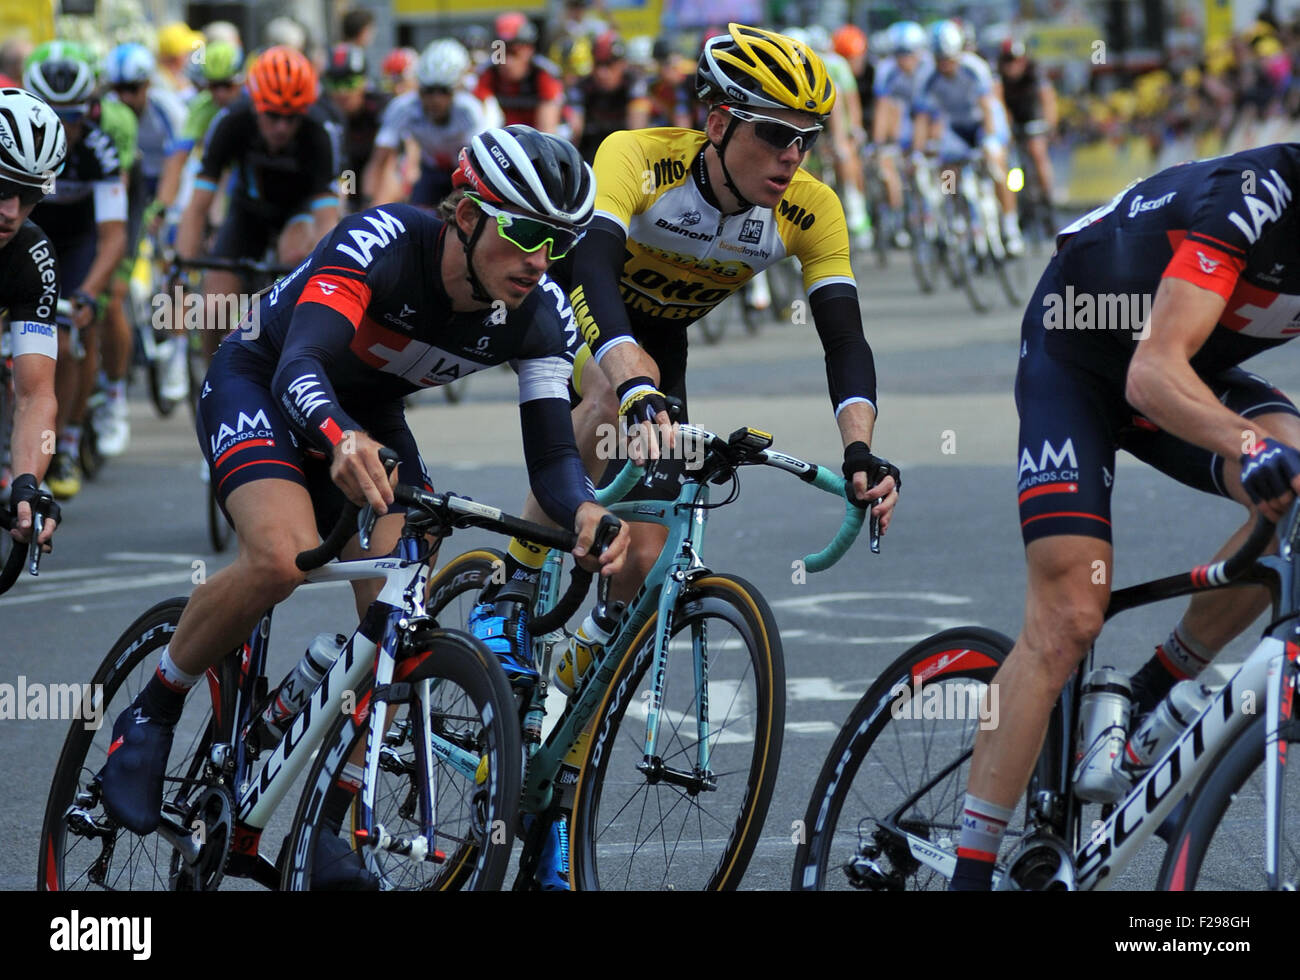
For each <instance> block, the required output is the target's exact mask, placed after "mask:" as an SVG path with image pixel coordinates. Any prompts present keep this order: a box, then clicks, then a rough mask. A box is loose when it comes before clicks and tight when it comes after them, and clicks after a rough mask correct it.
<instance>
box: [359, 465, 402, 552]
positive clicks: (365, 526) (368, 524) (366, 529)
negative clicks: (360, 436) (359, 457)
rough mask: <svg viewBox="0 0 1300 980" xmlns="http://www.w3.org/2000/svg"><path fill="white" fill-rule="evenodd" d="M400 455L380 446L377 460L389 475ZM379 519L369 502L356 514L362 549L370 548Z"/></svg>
mask: <svg viewBox="0 0 1300 980" xmlns="http://www.w3.org/2000/svg"><path fill="white" fill-rule="evenodd" d="M400 460H401V457H400V456H398V455H397V453H396V452H394V451H393V450H391V449H389V448H388V447H386V446H385V447H382V448H381V449H380V450H379V461H380V462H381V463H383V466H384V472H385V473H386V474H388V475H389V476H391V475H392V473H393V469H394V468H395V467H396V466H397V464H398V462H399V461H400ZM377 520H379V514H378V513H377V512H376V511H375V508H374V507H372V506H371V505H370V504H366V506H365V507H363V508H362V509H361V513H360V514H358V515H357V543H358V544H359V545H361V550H362V551H369V550H370V535H371V532H373V531H374V529H375V522H376V521H377Z"/></svg>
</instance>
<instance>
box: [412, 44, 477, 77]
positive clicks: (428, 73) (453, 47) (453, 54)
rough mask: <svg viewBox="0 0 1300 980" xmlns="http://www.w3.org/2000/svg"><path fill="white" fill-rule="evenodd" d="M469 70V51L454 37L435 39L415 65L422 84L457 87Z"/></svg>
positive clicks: (416, 74)
mask: <svg viewBox="0 0 1300 980" xmlns="http://www.w3.org/2000/svg"><path fill="white" fill-rule="evenodd" d="M468 70H469V53H468V52H467V51H466V50H465V45H463V44H461V43H460V42H459V41H457V40H455V39H454V38H445V39H443V40H441V41H434V42H433V43H432V44H430V45H429V46H428V47H427V48H425V49H424V53H423V54H421V55H420V61H419V63H418V64H417V65H416V66H415V76H416V78H418V79H419V81H420V84H421V85H422V86H424V85H436V86H443V87H446V88H456V87H457V86H458V85H460V80H461V79H462V78H464V77H465V72H467V71H468Z"/></svg>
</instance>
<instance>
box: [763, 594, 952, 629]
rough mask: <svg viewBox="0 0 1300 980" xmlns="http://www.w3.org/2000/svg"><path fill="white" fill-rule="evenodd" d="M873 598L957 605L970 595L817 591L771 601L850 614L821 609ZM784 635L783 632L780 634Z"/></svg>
mask: <svg viewBox="0 0 1300 980" xmlns="http://www.w3.org/2000/svg"><path fill="white" fill-rule="evenodd" d="M874 599H890V600H899V599H910V600H914V601H917V602H930V603H933V604H934V605H936V606H959V605H965V604H967V603H969V602H970V601H971V598H970V596H966V595H952V594H951V593H948V592H817V593H814V594H813V595H804V596H796V597H795V598H793V599H777V600H775V601H774V602H772V603H771V606H772V608H773V609H794V610H798V611H800V612H805V613H811V614H816V615H821V616H852V615H854V611H852V610H849V611H846V610H842V609H823V608H821V607H822V606H823V605H824V604H826V603H832V602H863V601H869V600H874ZM781 635H782V636H784V635H785V633H784V632H782V634H781Z"/></svg>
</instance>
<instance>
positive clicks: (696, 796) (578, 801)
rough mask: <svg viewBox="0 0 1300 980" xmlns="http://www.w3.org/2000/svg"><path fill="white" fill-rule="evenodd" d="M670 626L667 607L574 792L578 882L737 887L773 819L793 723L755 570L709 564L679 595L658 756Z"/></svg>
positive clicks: (624, 666)
mask: <svg viewBox="0 0 1300 980" xmlns="http://www.w3.org/2000/svg"><path fill="white" fill-rule="evenodd" d="M660 629H661V626H660V623H659V617H658V615H657V614H656V615H653V616H651V617H650V619H649V620H648V621H647V622H646V623H645V625H644V626H642V627H641V630H640V632H638V633H637V635H636V636H635V637H634V638H633V640H632V642H631V643H630V644H629V646H628V648H627V650H626V652H625V653H624V654H623V655H622V659H621V661H620V662H619V663H618V665H617V666H616V668H615V670H614V674H613V677H612V678H611V679H610V682H609V686H608V688H607V690H606V692H605V694H604V697H603V699H602V701H601V703H600V705H599V707H598V708H597V710H596V714H595V727H594V728H593V729H592V733H591V737H590V739H589V740H588V742H587V750H586V756H585V759H584V761H583V765H582V768H581V775H580V776H579V780H578V784H577V787H576V788H575V795H574V804H573V831H572V837H571V841H572V843H571V848H572V850H571V854H572V861H571V862H570V866H571V868H572V871H571V874H572V876H573V884H574V886H575V887H576V888H581V889H598V888H603V889H611V890H613V889H617V890H632V889H636V890H664V889H676V890H679V891H682V890H686V891H701V890H703V891H721V890H725V889H734V888H736V887H737V886H738V885H739V884H740V880H741V877H742V876H743V875H744V873H745V869H746V867H748V865H749V859H750V857H751V855H752V854H753V852H754V847H755V845H756V844H757V843H758V838H759V835H760V833H761V832H762V829H763V822H764V819H765V818H766V816H767V808H768V804H769V802H770V800H771V797H772V788H773V786H774V784H775V782H776V772H777V765H778V763H779V761H780V756H781V740H782V737H783V735H784V731H785V663H784V659H783V657H782V653H781V638H780V636H779V634H778V633H777V628H776V623H775V621H774V619H773V617H772V612H771V610H770V609H769V608H768V605H767V602H766V600H764V599H763V597H762V596H761V595H760V594H759V593H758V591H757V590H756V589H754V587H753V586H752V585H750V584H749V583H747V582H745V581H744V580H743V579H740V578H736V577H734V576H729V575H710V576H707V577H704V578H701V579H698V580H697V581H696V582H695V583H694V584H693V586H692V587H691V590H690V592H689V593H687V594H685V595H683V596H682V598H681V599H680V600H679V601H678V604H677V607H676V609H675V610H674V613H673V622H672V633H671V636H670V638H669V640H668V650H667V662H666V665H665V671H664V674H663V677H662V684H663V706H662V713H661V715H660V723H659V732H658V742H657V744H656V750H655V755H654V757H653V758H652V759H646V758H645V736H646V721H647V718H648V714H649V711H648V706H649V703H650V700H651V696H652V691H653V689H654V684H653V682H654V680H655V677H654V676H653V672H652V671H650V670H649V667H650V665H651V664H652V663H653V662H654V647H655V639H656V637H657V636H658V634H659V632H660ZM701 681H702V683H701Z"/></svg>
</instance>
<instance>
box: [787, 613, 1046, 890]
mask: <svg viewBox="0 0 1300 980" xmlns="http://www.w3.org/2000/svg"><path fill="white" fill-rule="evenodd" d="M1011 646H1012V643H1011V640H1010V639H1008V638H1007V637H1005V636H1003V635H1002V634H1001V633H996V632H994V631H993V630H987V629H982V628H979V627H961V628H959V629H952V630H946V631H944V632H942V633H938V634H936V635H934V636H932V637H930V638H928V639H926V640H922V641H921V642H920V643H918V644H917V645H916V646H914V647H912V649H910V650H908V651H907V652H906V653H905V654H903V655H902V656H901V657H899V658H898V660H896V661H894V663H892V664H891V665H890V666H889V667H888V669H886V670H885V671H884V672H883V673H882V674H881V675H880V676H879V677H878V678H877V679H876V682H875V683H874V684H872V685H871V687H870V688H869V689H868V690H867V693H866V694H865V695H863V697H862V700H861V701H859V702H858V703H857V704H856V705H855V706H854V708H853V712H852V713H851V714H850V715H849V718H848V721H846V722H845V723H844V727H843V728H841V729H840V733H839V736H838V737H837V738H836V739H835V744H834V745H833V746H832V747H831V751H830V754H829V755H828V756H827V757H826V762H825V763H824V764H823V766H822V770H821V774H820V775H819V776H818V777H817V783H816V785H815V787H814V788H813V793H812V797H811V799H809V801H808V812H807V814H806V815H805V817H804V822H803V840H802V842H801V843H800V844H799V847H798V849H797V850H796V851H795V864H794V875H793V880H792V881H791V888H792V889H794V890H795V891H823V890H825V891H850V890H856V891H867V890H872V891H877V890H884V891H901V890H904V889H917V890H921V889H943V888H946V887H947V884H948V877H949V876H950V875H951V867H952V865H953V864H955V862H956V855H957V841H958V838H959V837H960V835H961V815H962V807H963V806H964V804H965V799H966V783H967V779H968V777H969V773H970V757H971V751H972V748H973V746H974V742H975V733H976V730H977V728H978V727H980V726H981V725H987V724H990V723H991V724H996V723H997V716H996V713H995V709H996V706H997V700H996V696H995V692H993V693H992V694H991V693H990V692H992V689H991V688H990V687H989V682H990V681H992V679H993V676H994V674H996V673H997V671H998V668H999V667H1000V666H1001V665H1002V661H1003V660H1005V659H1006V657H1007V654H1009V653H1010V652H1011ZM922 685H923V686H922ZM1018 816H1019V817H1020V818H1023V810H1021V811H1020V812H1019V814H1018ZM1022 834H1023V823H1022V822H1018V821H1017V820H1015V819H1013V821H1012V823H1011V824H1010V825H1009V826H1008V827H1007V832H1006V836H1007V838H1008V839H1012V838H1017V837H1020V836H1022ZM936 864H944V865H946V866H947V869H948V873H947V874H944V873H941V872H940V871H939V870H937V869H936V867H935V865H936Z"/></svg>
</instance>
